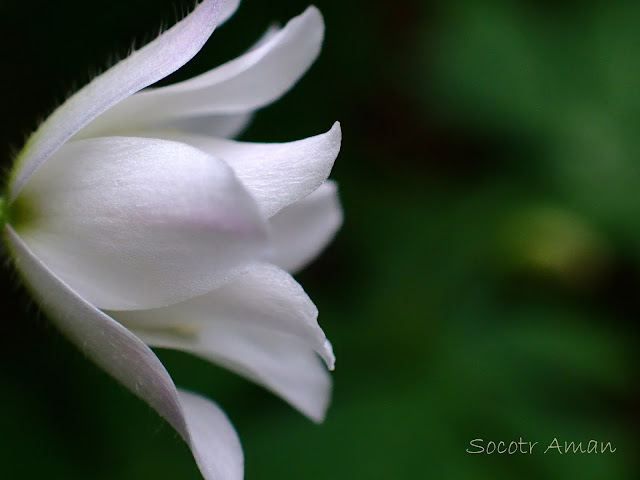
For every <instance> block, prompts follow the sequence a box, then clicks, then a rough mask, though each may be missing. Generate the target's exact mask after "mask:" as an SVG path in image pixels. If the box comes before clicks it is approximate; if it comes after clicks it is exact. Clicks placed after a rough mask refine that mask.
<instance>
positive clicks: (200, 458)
mask: <svg viewBox="0 0 640 480" xmlns="http://www.w3.org/2000/svg"><path fill="white" fill-rule="evenodd" d="M5 233H6V235H7V238H8V243H9V248H10V249H11V253H12V254H13V258H14V260H15V262H16V266H17V268H18V271H19V272H20V273H21V274H22V276H23V278H24V280H25V282H26V284H27V286H28V287H29V288H30V289H31V291H32V292H33V294H34V296H35V297H36V300H37V301H38V302H39V304H40V306H41V307H42V308H43V310H44V311H45V312H46V313H47V314H48V315H49V316H50V317H51V320H52V321H53V322H54V323H55V325H56V326H57V327H58V328H59V329H60V331H61V332H62V333H63V334H64V335H65V336H66V337H67V338H68V339H69V340H70V341H71V342H73V343H74V344H76V346H78V348H80V350H81V351H82V352H83V353H84V354H85V355H87V356H88V357H89V358H90V359H91V360H93V361H94V362H95V363H97V364H98V366H100V367H101V368H103V369H104V370H105V371H106V372H107V373H109V374H110V375H112V376H113V377H114V378H116V379H117V380H118V381H120V382H122V384H124V385H125V386H126V387H127V388H128V389H129V390H131V391H132V392H133V393H134V394H135V395H137V396H138V397H140V398H141V399H142V400H144V401H145V402H147V403H149V404H150V405H151V406H152V407H153V408H154V409H155V410H156V411H157V412H158V413H159V414H160V415H162V416H163V417H164V418H165V419H166V420H167V421H168V422H169V423H170V424H171V425H172V426H173V427H174V428H175V429H176V430H177V431H178V433H179V434H180V435H181V436H182V438H183V439H184V440H185V441H186V442H187V443H188V444H189V446H190V447H191V451H192V452H193V455H194V457H195V459H196V462H197V463H198V467H199V468H200V471H201V472H202V474H203V476H204V477H205V479H206V480H241V479H242V476H243V466H242V464H243V460H242V450H241V448H240V443H239V440H238V438H237V435H236V434H235V431H234V429H233V426H231V424H230V423H229V421H228V420H227V419H226V417H225V416H224V414H223V413H222V412H220V410H219V409H218V408H217V407H216V406H215V405H214V404H213V403H211V402H209V401H207V400H204V399H202V398H200V397H197V396H195V395H193V394H189V393H186V392H178V391H177V390H176V387H175V385H174V383H173V381H172V380H171V377H170V376H169V374H168V373H167V371H166V370H165V368H164V366H163V365H162V363H160V360H158V358H157V357H156V356H155V354H154V353H153V352H152V351H151V350H150V349H149V347H147V346H146V345H145V344H144V343H143V342H142V341H141V340H140V339H139V338H137V337H136V336H135V335H134V334H132V333H131V332H130V331H129V330H127V329H126V328H124V327H123V326H122V325H120V324H119V323H118V322H116V321H115V320H113V319H112V318H110V317H109V316H107V315H106V314H104V313H103V312H101V311H100V310H98V309H96V308H95V307H94V306H93V305H91V304H89V303H88V302H87V301H85V300H84V299H83V298H82V297H80V296H79V295H78V294H77V293H76V292H74V291H73V290H72V289H71V288H69V287H68V286H67V285H65V284H64V283H63V282H62V281H61V280H60V279H59V278H57V277H56V276H55V274H54V273H53V272H51V271H50V270H49V269H48V268H47V267H46V266H45V265H44V264H43V263H42V262H40V260H39V259H38V258H37V257H36V256H35V255H34V254H33V252H32V251H30V249H29V247H28V246H27V245H26V244H25V243H24V242H23V241H22V240H21V239H20V237H19V236H18V235H17V234H16V233H15V232H14V231H13V229H12V228H11V227H10V226H7V227H6V230H5Z"/></svg>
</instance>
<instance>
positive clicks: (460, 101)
mask: <svg viewBox="0 0 640 480" xmlns="http://www.w3.org/2000/svg"><path fill="white" fill-rule="evenodd" d="M176 5H177V9H178V11H180V9H181V7H180V3H179V1H177V0H128V1H125V0H111V1H109V2H87V1H81V0H65V1H62V2H51V1H43V0H34V1H30V2H23V1H19V2H18V1H11V0H3V1H2V4H1V5H0V19H1V22H2V28H1V29H0V36H1V42H0V45H1V47H0V48H2V52H1V57H0V58H1V61H2V67H1V68H2V75H1V77H0V82H2V83H1V84H0V86H1V87H2V88H1V89H0V92H2V93H1V94H0V102H1V108H0V115H2V128H1V129H0V136H1V144H2V145H4V147H3V148H2V149H0V150H1V151H2V152H3V153H2V160H3V165H4V166H6V167H8V166H9V165H10V158H11V152H12V149H13V150H15V149H19V148H20V146H21V144H22V142H23V140H24V136H25V135H26V134H28V133H29V132H30V131H31V129H32V128H33V127H34V126H35V125H36V124H37V120H38V119H39V118H42V117H43V116H45V115H46V114H47V113H48V112H50V111H51V109H52V108H53V107H55V105H56V104H57V103H59V102H60V101H62V99H64V97H65V96H66V94H67V93H68V92H69V91H71V90H72V89H73V88H75V87H76V86H79V85H82V84H84V83H85V82H86V81H87V79H88V78H90V75H91V74H92V73H94V72H98V71H101V70H102V69H103V68H104V67H105V65H106V64H107V59H109V58H112V59H113V58H117V57H118V55H119V56H122V55H123V54H125V53H126V52H127V50H128V48H129V46H130V45H131V41H132V39H137V40H138V41H145V40H148V39H150V38H152V37H153V35H154V32H157V30H158V26H159V25H160V22H161V21H162V20H164V21H165V24H171V23H173V21H174V20H175V18H176V13H175V10H174V9H175V8H176ZM188 6H189V5H188ZM306 6H307V3H306V2H305V1H298V0H287V1H285V0H273V1H269V2H265V1H258V0H245V1H244V2H243V4H242V5H241V7H240V10H239V11H238V13H237V15H236V16H235V17H234V18H233V19H232V20H231V21H230V22H229V23H228V24H227V25H225V26H224V27H223V28H221V29H220V30H219V31H217V32H215V33H214V35H213V37H212V38H211V40H210V41H209V43H208V44H207V45H206V47H205V48H204V49H203V51H202V52H201V54H199V55H198V56H197V57H196V59H194V60H193V61H192V62H190V63H189V65H188V66H186V67H185V68H183V69H182V70H180V72H178V73H177V74H175V75H174V76H173V77H171V78H170V79H167V81H166V82H171V81H177V80H180V79H184V78H188V77H190V76H192V75H194V74H197V73H201V72H203V71H206V70H208V69H210V68H211V67H213V66H215V65H217V64H219V63H221V62H223V61H225V60H228V59H231V58H233V57H234V56H236V55H237V54H239V53H241V52H242V51H243V50H244V49H245V48H247V47H248V46H249V45H250V44H251V43H252V41H253V40H254V39H256V38H257V37H258V36H259V35H260V34H261V33H262V32H263V31H264V29H265V28H266V26H267V25H268V24H269V23H270V22H272V21H274V20H276V21H280V22H284V21H286V20H288V19H289V18H291V17H292V16H294V15H297V14H298V13H300V12H301V11H302V10H304V8H305V7H306ZM317 6H318V7H319V8H320V9H321V10H322V12H323V13H324V15H325V21H326V24H327V37H326V42H325V46H324V49H323V53H322V56H321V57H320V59H319V60H318V62H317V63H316V65H315V66H314V67H313V68H312V69H311V71H310V72H309V74H308V75H307V76H305V78H304V79H303V80H302V81H301V82H300V84H299V85H297V86H296V87H295V89H294V90H293V91H292V92H290V93H289V94H288V95H287V96H286V97H285V98H284V99H283V100H281V101H280V102H278V103H277V104H275V105H273V106H271V107H269V108H267V109H265V110H264V111H263V112H260V113H259V114H258V115H257V117H256V119H255V121H254V123H253V124H252V126H251V127H250V128H249V129H248V130H247V132H246V133H245V135H244V136H243V139H246V140H255V141H288V140H295V139H298V138H302V137H306V136H310V135H314V134H316V133H320V132H323V131H326V130H327V129H328V128H329V127H330V126H331V124H332V122H333V121H334V120H340V121H341V122H342V126H343V132H344V141H343V150H342V153H341V154H340V157H339V158H338V161H337V163H336V166H335V168H334V171H333V175H332V176H333V178H335V179H336V180H337V181H338V182H339V184H340V189H341V196H342V200H343V204H344V210H345V217H346V222H345V225H344V228H343V229H342V231H341V232H340V234H339V235H338V237H337V239H336V241H335V243H334V244H333V246H332V247H331V248H330V249H329V250H328V251H327V252H326V253H325V255H324V256H323V257H322V258H321V259H319V260H318V261H317V262H316V263H315V264H314V265H313V266H312V267H311V268H309V269H308V270H306V271H305V272H304V273H303V274H301V275H300V276H299V278H300V281H301V283H302V284H303V286H304V287H305V289H306V290H307V292H308V293H309V294H310V296H311V297H312V298H313V299H314V301H315V302H316V304H317V305H318V308H319V310H320V322H321V324H322V326H323V327H324V329H325V331H326V332H327V335H328V336H329V338H330V339H331V341H332V342H333V344H334V347H335V351H336V355H337V359H338V361H337V368H336V371H335V373H334V380H335V388H334V400H333V403H332V407H331V409H330V411H329V414H328V417H327V420H326V422H325V423H324V424H323V425H322V426H316V425H314V424H312V423H311V422H310V421H308V420H306V419H305V418H303V417H302V416H301V415H299V414H298V413H296V412H295V411H293V410H292V409H291V408H290V407H288V406H287V405H286V404H285V403H284V402H282V401H280V400H278V399H276V398H275V397H274V396H273V395H271V394H269V393H267V392H265V391H263V390H262V389H261V388H259V387H257V386H254V385H252V384H250V383H249V382H247V381H245V380H243V379H240V378H238V377H236V376H234V375H232V374H230V373H228V372H225V371H223V370H221V369H219V368H217V367H214V366H211V365H209V364H206V363H205V362H203V361H200V360H196V359H194V358H191V357H189V356H187V355H183V354H178V353H174V352H165V351H161V352H159V355H160V356H161V358H162V360H163V361H164V362H165V364H166V366H167V368H168V369H169V371H170V372H171V373H172V375H173V377H174V379H175V381H176V383H178V384H179V385H181V386H185V387H188V388H190V389H192V390H195V391H199V392H202V393H204V394H206V395H208V396H210V397H212V398H214V399H216V400H217V401H218V402H219V403H220V404H221V405H222V406H223V408H224V409H225V410H226V412H227V413H228V414H229V416H230V418H231V419H232V421H233V423H234V425H235V426H236V427H237V430H238V432H239V434H240V437H241V440H242V443H243V447H244V452H245V457H246V478H247V479H248V480H252V479H256V480H257V479H277V480H313V479H322V480H327V479H331V480H341V479H344V480H354V479H367V480H377V479H423V478H424V479H496V478H504V479H513V478H522V479H526V478H531V479H539V478H550V479H563V480H564V479H573V478H581V479H605V478H606V479H610V480H619V479H620V480H621V479H630V480H631V479H635V478H638V477H637V475H638V473H639V468H638V454H637V452H638V449H639V448H640V445H639V442H638V414H637V411H638V410H637V405H638V387H637V385H638V383H637V380H638V375H637V365H638V353H637V351H638V348H637V346H638V319H639V318H640V135H639V134H640V93H639V92H640V89H639V87H640V3H638V2H636V1H623V0H620V1H612V2H607V3H606V4H605V2H596V1H589V0H583V1H580V2H578V1H565V2H550V1H542V0H539V1H534V0H528V1H525V0H518V1H516V0H514V1H508V2H507V1H504V2H500V1H490V0H475V1H472V0H468V1H464V0H448V1H446V2H429V1H422V2H420V1H418V0H414V1H406V2H388V1H383V0H377V1H350V2H347V1H344V0H319V2H318V3H317ZM166 82H165V83H166ZM17 284H18V282H17V280H16V278H15V277H14V275H13V274H12V273H11V270H10V269H9V268H6V269H5V274H4V275H3V276H2V283H1V285H0V287H1V291H2V292H3V298H2V302H3V303H2V320H1V321H0V477H1V478H7V479H31V478H34V479H35V478H38V479H40V478H47V479H49V480H53V479H65V480H72V479H87V478H91V479H97V480H102V479H177V478H179V479H198V478H200V477H199V473H198V470H197V468H196V466H195V463H194V462H193V460H192V458H191V456H190V452H189V450H188V449H187V447H186V446H185V445H184V444H183V443H182V441H181V440H180V439H179V438H178V437H177V435H176V434H175V433H174V431H173V430H172V429H171V428H170V427H168V426H167V425H166V424H165V423H164V422H163V421H162V420H160V418H159V417H158V416H157V415H156V414H155V413H154V412H153V411H152V410H151V409H150V408H149V407H147V406H146V405H145V404H143V403H142V402H140V401H138V400H137V399H136V398H134V397H133V396H132V395H131V394H129V393H128V392H127V391H125V389H124V388H123V387H121V386H120V385H118V384H117V383H116V382H114V381H112V380H111V379H110V378H108V377H107V376H106V374H104V373H102V372H101V371H100V370H98V369H97V368H96V367H94V366H93V365H92V364H91V363H89V362H88V361H86V360H85V359H84V358H83V357H82V355H81V354H80V353H79V352H78V351H76V350H75V348H74V347H72V346H71V345H70V344H68V343H67V342H66V341H65V340H64V339H63V338H62V337H61V336H60V335H59V334H58V333H57V332H56V331H55V330H54V329H53V328H52V327H51V326H50V324H49V323H48V322H47V320H46V318H44V317H43V316H42V315H41V314H38V313H37V309H36V308H35V307H34V306H33V305H32V304H31V303H30V301H29V300H28V299H27V296H26V294H24V293H23V292H22V290H21V289H20V288H19V287H18V286H17ZM520 437H522V438H523V439H524V440H525V441H537V442H539V446H538V447H537V450H536V451H535V452H534V454H533V455H531V456H530V455H512V456H508V455H496V454H494V455H491V456H488V455H469V454H467V453H465V449H466V448H468V446H469V441H470V440H472V439H474V438H483V439H485V441H488V440H506V441H510V440H514V439H515V440H518V439H519V438H520ZM554 437H557V438H558V440H559V441H560V442H564V441H565V440H567V441H572V440H574V441H583V442H586V441H588V440H589V439H597V440H598V441H610V442H612V443H613V445H614V447H616V448H617V451H616V452H615V453H614V454H606V455H595V454H592V455H563V456H560V455H558V454H557V453H555V452H553V453H548V454H547V455H543V454H542V452H543V451H544V448H545V447H544V445H545V444H548V443H549V442H551V440H552V439H553V438H554Z"/></svg>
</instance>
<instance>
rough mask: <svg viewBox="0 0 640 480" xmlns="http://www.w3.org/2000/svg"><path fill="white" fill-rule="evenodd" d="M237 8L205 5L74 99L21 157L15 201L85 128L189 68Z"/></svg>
mask: <svg viewBox="0 0 640 480" xmlns="http://www.w3.org/2000/svg"><path fill="white" fill-rule="evenodd" d="M237 4H238V0H203V2H202V3H201V4H200V5H198V6H197V7H196V8H195V10H194V11H193V12H191V14H189V15H188V16H187V17H185V18H184V19H183V20H182V21H181V22H179V23H177V24H176V25H174V26H173V27H172V28H170V29H169V30H167V31H166V32H164V33H163V34H162V35H160V36H159V37H158V38H156V39H155V40H154V41H152V42H151V43H149V44H148V45H146V46H144V47H143V48H141V49H140V50H138V51H137V52H134V53H133V54H132V55H130V56H129V57H128V58H126V59H124V60H123V61H121V62H119V63H118V64H116V65H115V66H114V67H113V68H110V69H109V70H107V71H106V72H104V73H103V74H102V75H100V76H98V77H96V78H95V79H93V81H91V82H90V83H89V84H88V85H86V86H85V87H84V88H82V89H81V90H79V91H78V92H76V93H75V94H74V95H72V96H71V97H70V98H69V99H68V100H67V101H66V102H64V103H63V104H62V105H61V106H60V107H59V108H58V109H57V110H56V111H54V112H53V113H52V114H51V115H50V116H49V117H48V118H47V119H46V120H45V121H44V123H42V124H41V125H40V127H39V128H38V130H36V132H35V133H34V134H33V135H32V136H31V138H30V139H29V141H28V142H27V144H26V145H25V148H24V149H23V151H22V152H21V153H20V155H19V157H18V160H17V164H16V166H15V168H14V170H13V174H12V178H11V182H10V195H11V198H12V199H13V198H15V197H16V195H17V194H18V192H19V191H20V189H21V188H22V186H23V185H24V184H25V182H26V181H27V179H28V178H29V176H30V175H31V174H32V173H33V172H34V171H35V170H36V169H37V168H38V167H39V166H40V165H41V164H42V163H43V162H44V161H45V160H46V159H47V157H48V156H49V155H51V153H53V152H54V151H55V150H56V149H57V148H59V147H60V145H62V144H63V143H64V142H65V141H66V140H67V139H69V138H71V137H72V136H73V135H74V134H75V133H76V132H78V130H80V129H81V128H82V127H83V126H84V125H86V124H87V123H89V122H90V121H91V120H93V119H94V118H96V117H97V116H98V115H100V114H101V113H103V112H105V111H106V110H108V109H109V108H111V107H113V106H114V105H115V104H117V103H118V102H120V101H122V100H123V99H125V98H126V97H128V96H130V95H132V94H133V93H135V92H137V91H138V90H141V89H143V88H145V87H147V86H149V85H151V84H153V83H155V82H157V81H158V80H161V79H163V78H164V77H166V76H167V75H169V74H170V73H172V72H174V71H176V70H177V69H178V68H180V67H181V66H182V65H184V64H185V63H187V62H188V61H189V60H190V59H191V58H192V57H193V56H194V55H195V54H196V53H198V51H199V50H200V48H202V46H203V45H204V43H205V42H206V41H207V39H208V38H209V36H210V35H211V33H212V32H213V30H214V28H215V27H216V25H217V22H218V21H219V20H220V14H221V13H222V14H223V17H222V18H223V19H224V17H225V16H228V15H230V14H231V13H233V12H232V10H233V8H234V6H237Z"/></svg>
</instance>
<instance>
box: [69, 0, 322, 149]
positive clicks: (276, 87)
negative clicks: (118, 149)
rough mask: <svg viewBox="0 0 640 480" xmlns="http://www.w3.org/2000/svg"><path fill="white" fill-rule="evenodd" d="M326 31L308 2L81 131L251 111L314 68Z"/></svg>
mask: <svg viewBox="0 0 640 480" xmlns="http://www.w3.org/2000/svg"><path fill="white" fill-rule="evenodd" d="M323 37H324V22H323V19H322V15H321V13H320V12H319V11H318V9H317V8H315V7H309V8H308V9H307V10H306V11H305V12H304V13H303V14H302V15H300V16H298V17H296V18H294V19H292V20H291V21H290V22H289V23H288V24H287V25H286V26H285V27H284V28H283V29H282V30H279V31H277V32H275V33H272V32H268V34H267V35H266V37H263V38H262V39H261V40H260V41H259V42H258V46H257V47H256V48H252V49H250V50H249V51H248V52H246V53H245V54H244V55H242V56H240V57H238V58H236V59H235V60H232V61H231V62H228V63H226V64H224V65H222V66H220V67H218V68H216V69H214V70H211V71H209V72H207V73H204V74H202V75H200V76H198V77H195V78H192V79H190V80H186V81H184V82H181V83H178V84H175V85H170V86H168V87H163V88H158V89H152V90H147V91H144V92H140V93H138V94H136V95H134V96H132V97H129V98H128V99H126V100H125V101H123V102H121V103H120V104H118V105H117V106H115V107H114V108H113V109H111V110H109V111H108V112H105V113H104V114H103V115H101V116H100V117H99V118H97V119H95V120H94V121H93V122H92V123H91V124H90V125H87V127H85V129H84V130H83V131H81V132H79V134H78V135H79V136H81V137H83V138H86V137H94V136H104V135H121V134H124V135H131V134H132V132H139V131H144V130H149V129H157V128H159V127H162V128H165V127H167V126H171V125H174V122H176V121H177V120H179V119H181V118H186V117H192V116H200V117H201V116H211V115H221V114H238V113H247V112H250V111H252V110H255V109H257V108H260V107H263V106H265V105H268V104H269V103H272V102H274V101H275V100H277V99H278V98H280V97H281V96H282V95H283V94H284V93H285V92H287V91H288V90H289V89H290V88H291V87H292V86H293V85H294V84H295V83H296V82H297V81H298V80H299V79H300V77H301V76H302V75H303V74H304V73H305V72H306V71H307V70H308V69H309V67H310V66H311V64H312V63H313V62H314V61H315V59H316V57H317V56H318V54H319V52H320V48H321V45H322V40H323ZM78 138H79V137H78Z"/></svg>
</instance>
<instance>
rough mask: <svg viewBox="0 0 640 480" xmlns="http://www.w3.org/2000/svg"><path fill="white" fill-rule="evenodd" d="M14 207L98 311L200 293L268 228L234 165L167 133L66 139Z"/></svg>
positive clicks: (259, 246)
mask: <svg viewBox="0 0 640 480" xmlns="http://www.w3.org/2000/svg"><path fill="white" fill-rule="evenodd" d="M11 208H12V209H13V210H14V211H16V212H17V214H16V215H14V217H16V220H15V221H14V223H13V226H14V228H15V229H16V230H17V231H18V233H19V234H20V235H21V237H22V238H23V239H24V241H25V242H26V243H27V245H29V248H31V249H32V250H33V251H34V252H35V254H36V255H38V257H39V258H40V259H41V260H42V261H43V262H44V263H45V264H46V265H47V266H48V267H49V268H50V269H51V270H53V271H54V272H55V274H56V275H57V276H59V277H60V278H61V279H62V280H63V281H64V282H65V283H67V284H68V285H69V286H70V287H71V288H73V289H74V290H75V291H76V292H78V294H80V295H81V296H82V297H83V298H85V299H86V300H88V301H89V302H91V303H92V304H94V305H96V306H97V307H98V308H102V309H105V308H109V309H112V310H120V309H141V308H153V307H158V306H162V305H167V304H170V303H174V302H178V301H181V300H184V299H187V298H190V297H193V296H196V295H200V294H203V293H205V292H207V291H209V290H211V289H213V288H216V287H217V286H220V285H221V284H223V283H226V282H228V281H229V280H230V278H233V276H234V275H238V274H240V273H241V272H242V271H244V270H246V268H247V266H248V265H250V264H251V263H253V262H254V261H256V260H259V259H261V258H264V257H265V256H266V255H267V253H268V239H267V229H268V225H267V223H266V221H265V220H264V218H263V217H262V215H261V214H260V212H259V210H258V206H257V205H256V203H255V201H254V200H253V199H252V198H251V196H250V195H249V194H248V193H247V192H246V190H245V189H244V187H243V186H242V184H241V183H240V182H239V181H238V180H237V179H236V177H235V175H234V174H233V172H232V170H231V169H230V168H229V167H228V166H227V165H226V164H225V163H224V162H222V161H221V160H217V159H216V158H214V157H211V156H210V155H207V154H206V153H204V152H202V151H200V150H197V149H195V148H193V147H190V146H188V145H185V144H182V143H176V142H169V141H166V140H158V139H146V138H126V137H114V138H110V137H105V138H96V139H89V140H80V141H76V142H69V143H67V144H65V145H64V146H63V147H61V148H60V149H59V150H58V151H57V152H56V153H55V154H53V155H52V156H51V158H50V159H49V160H48V161H47V162H46V163H45V164H44V165H43V166H42V167H41V168H40V169H38V171H37V172H35V173H34V174H33V175H32V177H31V178H30V179H29V181H28V182H27V184H26V185H25V187H24V188H23V190H22V191H21V193H20V195H19V196H18V198H17V199H16V201H15V202H14V205H12V207H11ZM21 212H22V217H24V218H22V219H21V218H20V213H21Z"/></svg>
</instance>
